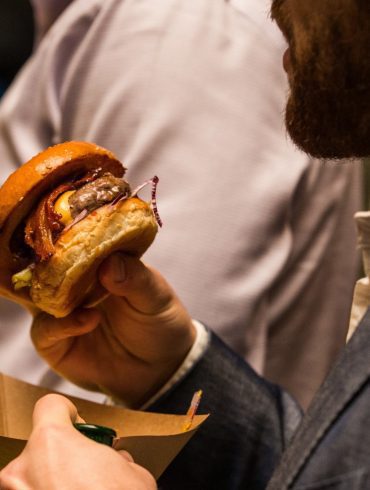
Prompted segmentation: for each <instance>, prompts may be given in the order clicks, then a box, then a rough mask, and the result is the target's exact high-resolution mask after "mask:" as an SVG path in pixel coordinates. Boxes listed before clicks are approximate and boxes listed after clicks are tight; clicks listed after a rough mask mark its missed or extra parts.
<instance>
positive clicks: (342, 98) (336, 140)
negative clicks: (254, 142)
mask: <svg viewBox="0 0 370 490" xmlns="http://www.w3.org/2000/svg"><path fill="white" fill-rule="evenodd" d="M310 81H311V80H310ZM333 82H335V81H334V80H333ZM285 123H286V127H287V130H288V133H289V135H290V137H291V139H292V140H293V142H294V143H295V144H296V145H297V146H298V147H299V148H300V149H302V150H303V151H305V152H306V153H308V154H309V155H311V156H313V157H316V158H330V159H336V158H361V157H366V156H369V155H370V90H369V89H367V90H366V89H364V90H362V89H357V90H355V89H352V90H348V89H338V88H337V87H336V86H331V87H330V86H329V83H327V87H326V88H324V87H322V85H321V86H320V87H318V86H317V85H315V84H314V83H312V81H311V83H309V82H308V81H305V80H304V79H302V81H301V83H297V82H295V83H294V87H292V89H291V93H290V96H289V98H288V102H287V106H286V113H285Z"/></svg>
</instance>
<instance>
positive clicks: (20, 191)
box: [0, 141, 126, 309]
mask: <svg viewBox="0 0 370 490" xmlns="http://www.w3.org/2000/svg"><path fill="white" fill-rule="evenodd" d="M97 168H102V169H103V171H107V172H110V173H111V174H113V175H114V176H116V177H122V176H123V175H124V174H125V171H126V169H125V167H124V166H123V165H122V163H121V162H120V161H119V160H118V159H117V158H116V156H115V155H114V154H113V153H112V152H110V151H108V150H106V149H105V148H102V147H100V146H98V145H95V144H92V143H87V142H80V141H70V142H66V143H61V144H58V145H55V146H52V147H50V148H48V149H46V150H45V151H42V152H41V153H39V154H38V155H36V156H35V157H33V158H32V159H31V160H29V161H28V162H27V163H25V164H24V165H22V166H21V167H19V168H18V169H17V170H16V171H15V172H14V173H13V174H11V175H10V176H9V177H8V179H7V180H6V181H5V183H4V184H3V186H2V187H1V188H0V294H1V295H2V296H6V297H9V298H11V299H16V301H17V302H21V303H24V305H25V306H28V307H30V306H31V305H30V300H29V297H28V295H25V294H24V293H23V292H21V293H15V292H14V290H13V286H12V284H11V276H12V275H13V274H14V272H15V270H14V266H15V264H14V259H13V257H12V253H11V251H10V246H9V242H10V239H11V237H12V235H13V233H14V231H15V229H16V228H17V226H18V225H19V224H20V223H21V222H22V221H23V220H24V219H25V218H26V216H27V215H29V213H30V212H31V210H32V209H33V208H34V207H35V205H36V204H37V203H38V202H39V200H40V197H41V196H42V195H43V194H44V193H45V192H47V191H49V190H51V189H53V188H54V187H56V186H57V185H59V183H61V182H62V181H64V180H65V179H66V178H68V176H69V175H75V174H79V173H83V172H86V171H88V170H93V169H97ZM22 296H24V300H23V301H22ZM31 309H32V307H31Z"/></svg>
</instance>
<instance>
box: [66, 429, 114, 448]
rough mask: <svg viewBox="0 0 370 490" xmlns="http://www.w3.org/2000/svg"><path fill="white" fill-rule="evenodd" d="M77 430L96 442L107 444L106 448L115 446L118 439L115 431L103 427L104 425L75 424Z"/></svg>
mask: <svg viewBox="0 0 370 490" xmlns="http://www.w3.org/2000/svg"><path fill="white" fill-rule="evenodd" d="M74 426H75V427H76V429H77V430H78V431H80V432H81V434H84V435H85V436H86V437H89V438H90V439H93V440H94V441H96V442H100V443H101V444H105V445H106V446H111V447H112V446H113V440H114V438H115V437H117V433H116V431H115V430H113V429H110V428H109V427H103V426H102V425H94V424H74Z"/></svg>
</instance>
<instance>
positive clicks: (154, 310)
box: [31, 254, 195, 407]
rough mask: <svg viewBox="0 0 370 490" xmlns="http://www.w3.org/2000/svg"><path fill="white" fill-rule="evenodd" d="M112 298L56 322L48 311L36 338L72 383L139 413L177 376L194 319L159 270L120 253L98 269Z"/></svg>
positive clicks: (39, 348) (36, 329) (191, 338)
mask: <svg viewBox="0 0 370 490" xmlns="http://www.w3.org/2000/svg"><path fill="white" fill-rule="evenodd" d="M99 278H100V281H101V283H102V285H103V286H104V287H105V288H106V289H107V291H109V292H110V293H111V295H110V296H109V297H108V298H107V299H106V300H104V301H103V302H102V303H101V304H100V305H99V306H98V307H97V308H94V309H80V310H76V311H75V312H73V313H72V314H71V315H69V316H68V317H65V318H62V319H55V318H53V317H51V316H49V315H46V314H44V313H42V314H40V315H39V316H37V317H36V318H35V320H34V323H33V326H32V331H31V335H32V340H33V342H34V344H35V347H36V349H37V351H38V353H39V354H40V355H41V357H43V358H44V359H45V360H46V362H48V364H49V365H50V366H51V368H52V369H53V370H55V371H57V372H59V373H60V374H61V375H62V376H64V377H66V378H67V379H69V380H70V381H72V382H73V383H75V384H77V385H79V386H82V387H84V388H87V389H90V390H94V391H101V392H103V393H106V394H108V395H111V396H113V397H115V398H117V399H120V400H122V401H123V402H125V403H127V404H129V405H130V406H132V407H138V406H140V405H141V404H142V403H143V402H145V401H146V400H147V399H148V398H149V397H150V396H151V395H152V394H153V393H155V392H156V391H157V390H158V389H159V388H160V387H161V386H162V385H163V384H164V383H165V382H166V381H167V379H168V378H169V377H170V376H171V375H172V374H173V373H174V372H175V370H176V369H177V368H178V366H179V365H180V364H181V362H182V361H183V359H184V358H185V356H186V354H187V353H188V351H189V350H190V348H191V346H192V344H193V342H194V336H195V333H194V327H193V326H192V322H191V318H190V316H189V315H188V313H187V312H186V310H185V309H184V307H183V306H182V305H181V303H180V301H179V300H178V298H177V297H176V295H175V293H174V292H173V290H172V289H171V288H170V287H169V285H168V284H167V283H166V281H165V280H164V279H163V277H162V276H161V275H160V274H159V273H158V272H156V271H154V270H152V269H150V268H148V267H146V266H145V265H144V264H143V263H142V262H140V261H139V260H138V259H135V258H133V257H128V256H124V255H122V254H115V255H112V256H111V257H110V258H108V259H107V260H106V261H105V263H103V264H102V266H101V268H100V271H99Z"/></svg>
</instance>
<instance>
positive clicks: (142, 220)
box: [30, 198, 158, 318]
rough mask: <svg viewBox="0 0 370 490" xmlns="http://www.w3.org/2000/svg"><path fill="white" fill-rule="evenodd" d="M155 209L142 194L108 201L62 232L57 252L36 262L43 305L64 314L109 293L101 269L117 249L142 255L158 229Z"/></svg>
mask: <svg viewBox="0 0 370 490" xmlns="http://www.w3.org/2000/svg"><path fill="white" fill-rule="evenodd" d="M157 228H158V227H157V223H156V220H155V217H154V214H153V212H152V210H151V208H150V206H149V204H147V203H146V202H144V201H142V200H141V199H138V198H130V199H127V200H124V201H120V202H118V203H117V204H115V205H109V204H107V205H105V206H103V207H101V208H99V209H97V210H95V211H93V212H92V213H91V214H89V215H88V216H87V217H86V218H84V219H82V220H81V221H80V222H78V223H76V224H75V225H73V226H72V227H71V228H70V229H68V231H66V232H64V233H62V235H61V236H60V237H59V239H58V241H57V242H56V244H55V254H54V255H53V256H52V257H51V258H50V259H49V260H48V261H47V262H43V263H39V264H37V265H36V267H35V269H34V273H33V279H32V285H31V289H30V295H31V298H32V301H33V303H34V304H35V305H36V306H37V307H38V308H40V309H41V310H43V311H45V312H47V313H49V314H51V315H53V316H55V317H57V318H61V317H64V316H66V315H68V314H69V313H71V312H72V311H73V310H74V309H75V308H76V307H77V306H79V305H84V306H91V305H92V304H96V303H97V302H99V300H101V299H103V298H104V297H105V296H106V295H107V292H106V291H105V290H104V288H102V286H101V285H100V283H99V281H98V279H97V269H98V267H99V266H100V264H101V262H102V261H103V260H104V259H105V258H106V257H107V256H108V255H110V254H111V253H112V252H115V251H122V252H125V253H129V254H131V255H135V256H137V257H140V256H141V255H142V254H143V253H144V252H145V250H146V249H147V248H148V247H149V246H150V244H151V243H152V242H153V240H154V237H155V235H156V233H157Z"/></svg>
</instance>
